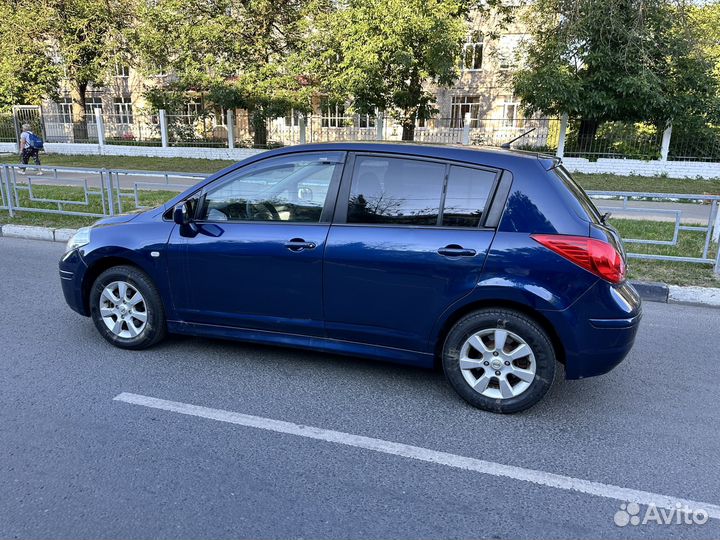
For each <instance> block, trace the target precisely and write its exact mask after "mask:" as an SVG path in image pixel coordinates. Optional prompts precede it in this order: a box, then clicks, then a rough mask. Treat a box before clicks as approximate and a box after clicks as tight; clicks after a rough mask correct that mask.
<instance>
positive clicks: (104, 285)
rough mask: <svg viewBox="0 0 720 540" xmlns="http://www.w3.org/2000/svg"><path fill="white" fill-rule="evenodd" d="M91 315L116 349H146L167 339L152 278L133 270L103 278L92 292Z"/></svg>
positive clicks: (128, 268)
mask: <svg viewBox="0 0 720 540" xmlns="http://www.w3.org/2000/svg"><path fill="white" fill-rule="evenodd" d="M90 315H91V317H92V319H93V322H94V323H95V327H96V328H97V329H98V331H99V332H100V334H101V335H102V336H103V337H104V338H105V339H106V340H108V341H109V342H110V343H112V344H113V345H115V346H116V347H121V348H123V349H145V348H147V347H150V346H152V345H154V344H156V343H157V342H159V341H160V340H161V339H162V338H163V337H165V333H166V329H165V312H164V310H163V305H162V301H161V299H160V294H159V293H158V292H157V289H156V288H155V285H153V283H152V280H151V279H150V277H149V276H148V275H147V274H145V272H142V271H141V270H139V269H137V268H135V267H133V266H115V267H113V268H110V269H108V270H105V271H104V272H103V273H102V274H100V275H99V276H98V277H97V279H96V280H95V283H94V284H93V286H92V289H91V290H90Z"/></svg>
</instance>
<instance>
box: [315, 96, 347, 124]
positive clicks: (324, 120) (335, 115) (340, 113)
mask: <svg viewBox="0 0 720 540" xmlns="http://www.w3.org/2000/svg"><path fill="white" fill-rule="evenodd" d="M321 125H322V127H331V128H337V127H344V126H345V105H343V104H340V103H330V102H328V101H325V102H324V103H323V104H322V105H321Z"/></svg>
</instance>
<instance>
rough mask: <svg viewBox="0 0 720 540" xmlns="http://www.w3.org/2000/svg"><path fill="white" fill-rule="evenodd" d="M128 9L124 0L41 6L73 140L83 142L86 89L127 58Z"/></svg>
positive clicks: (67, 0) (50, 0)
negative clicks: (67, 99)
mask: <svg viewBox="0 0 720 540" xmlns="http://www.w3.org/2000/svg"><path fill="white" fill-rule="evenodd" d="M132 7H133V3H132V2H128V1H126V0H125V1H124V0H99V1H97V0H47V3H46V4H45V6H44V9H45V11H44V12H43V13H44V15H45V16H46V17H47V20H48V21H49V23H48V30H47V33H46V36H45V39H46V40H47V41H48V42H50V43H53V44H55V45H56V46H57V50H58V53H59V56H60V58H61V61H62V64H63V67H64V69H65V74H66V76H67V79H68V84H69V87H70V96H71V98H72V111H73V132H74V136H75V139H76V140H83V139H87V119H86V117H85V116H86V115H85V96H86V92H87V89H88V87H89V86H90V85H91V84H92V85H100V84H102V83H103V82H104V81H105V79H106V77H107V76H108V74H109V73H110V72H111V71H112V70H113V69H114V67H115V64H116V63H124V58H126V57H127V55H126V46H125V43H124V41H125V40H124V35H123V32H124V31H125V29H126V28H127V26H128V24H129V22H130V21H132V19H133V16H134V15H133V10H132ZM35 9H38V8H37V7H36V8H35ZM39 11H40V10H39Z"/></svg>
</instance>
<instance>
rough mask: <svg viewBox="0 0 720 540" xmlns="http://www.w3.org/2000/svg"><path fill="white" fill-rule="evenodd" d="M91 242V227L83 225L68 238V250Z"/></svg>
mask: <svg viewBox="0 0 720 540" xmlns="http://www.w3.org/2000/svg"><path fill="white" fill-rule="evenodd" d="M89 243H90V227H81V228H80V229H78V230H77V232H76V233H75V234H73V235H72V237H70V240H68V243H67V248H66V249H65V251H66V252H69V251H72V250H73V249H76V248H79V247H82V246H84V245H86V244H89Z"/></svg>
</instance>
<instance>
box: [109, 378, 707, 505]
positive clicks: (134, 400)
mask: <svg viewBox="0 0 720 540" xmlns="http://www.w3.org/2000/svg"><path fill="white" fill-rule="evenodd" d="M113 399H114V400H115V401H122V402H125V403H131V404H133V405H142V406H144V407H150V408H153V409H161V410H164V411H171V412H175V413H180V414H186V415H189V416H197V417H200V418H207V419H210V420H217V421H219V422H227V423H229V424H236V425H239V426H246V427H253V428H258V429H264V430H267V431H274V432H276V433H286V434H289V435H297V436H299V437H306V438H309V439H316V440H319V441H326V442H332V443H337V444H344V445H346V446H354V447H356V448H364V449H366V450H373V451H375V452H381V453H383V454H391V455H395V456H402V457H406V458H410V459H416V460H418V461H426V462H429V463H436V464H439V465H446V466H448V467H453V468H456V469H463V470H466V471H473V472H478V473H482V474H488V475H491V476H500V477H504V478H511V479H513V480H521V481H523V482H531V483H533V484H538V485H541V486H547V487H552V488H557V489H564V490H567V491H575V492H578V493H585V494H588V495H595V496H596V497H605V498H607V499H616V500H619V501H627V502H636V503H638V504H643V505H647V506H649V505H655V506H656V507H658V508H666V509H672V510H677V509H678V505H680V506H681V507H683V508H684V507H687V508H688V509H689V511H690V512H693V511H700V510H702V511H705V512H707V515H708V516H709V517H711V518H715V519H720V506H717V505H714V504H710V503H704V502H698V501H691V500H688V499H680V498H677V497H671V496H668V495H661V494H659V493H651V492H649V491H641V490H637V489H629V488H624V487H620V486H613V485H611V484H602V483H600V482H591V481H589V480H583V479H581V478H573V477H571V476H563V475H560V474H554V473H549V472H544V471H537V470H533V469H525V468H523V467H516V466H513V465H504V464H502V463H495V462H492V461H484V460H481V459H475V458H470V457H464V456H458V455H455V454H449V453H447V452H439V451H437V450H431V449H429V448H421V447H419V446H411V445H409V444H402V443H396V442H391V441H385V440H382V439H374V438H372V437H363V436H362V435H353V434H352V433H344V432H342V431H333V430H330V429H322V428H317V427H313V426H304V425H301V424H294V423H292V422H284V421H282V420H274V419H272V418H263V417H261V416H251V415H248V414H242V413H237V412H232V411H225V410H222V409H211V408H208V407H201V406H198V405H191V404H189V403H180V402H178V401H168V400H165V399H159V398H154V397H148V396H142V395H139V394H130V393H127V392H123V393H121V394H118V395H117V396H115V397H114V398H113Z"/></svg>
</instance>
